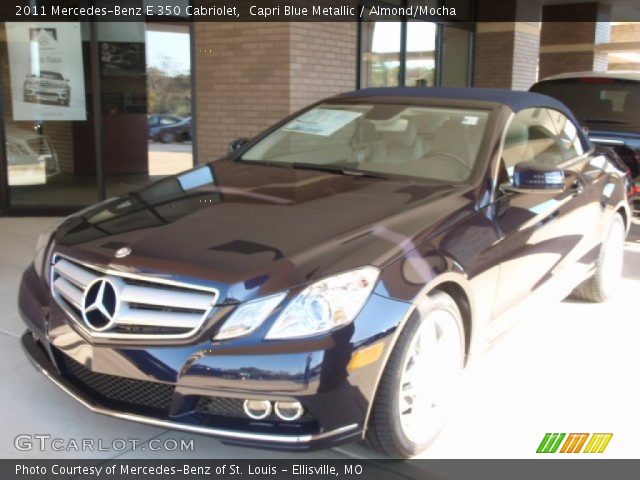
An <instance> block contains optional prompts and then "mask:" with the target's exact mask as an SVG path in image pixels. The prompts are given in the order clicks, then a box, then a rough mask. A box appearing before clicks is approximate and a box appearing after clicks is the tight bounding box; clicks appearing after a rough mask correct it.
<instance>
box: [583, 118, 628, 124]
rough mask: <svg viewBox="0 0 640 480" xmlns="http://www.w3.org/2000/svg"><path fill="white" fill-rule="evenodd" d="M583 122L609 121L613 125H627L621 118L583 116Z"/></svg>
mask: <svg viewBox="0 0 640 480" xmlns="http://www.w3.org/2000/svg"><path fill="white" fill-rule="evenodd" d="M584 121H585V123H611V124H613V125H627V124H628V123H629V122H623V121H622V120H612V119H610V118H585V120H584Z"/></svg>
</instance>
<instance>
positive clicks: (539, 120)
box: [502, 108, 580, 179]
mask: <svg viewBox="0 0 640 480" xmlns="http://www.w3.org/2000/svg"><path fill="white" fill-rule="evenodd" d="M554 113H557V112H554ZM563 117H564V115H563ZM564 118H565V119H566V117H564ZM556 120H557V121H558V122H559V119H556ZM566 120H567V121H566V122H565V124H563V126H566V123H569V124H571V125H573V124H572V123H571V122H570V121H569V120H568V119H566ZM575 138H577V140H578V143H579V140H580V139H579V137H578V136H577V132H574V139H575ZM567 149H568V147H565V146H564V144H563V141H562V137H561V136H560V135H559V134H558V126H557V124H556V123H555V122H554V119H553V118H552V117H551V115H550V114H549V111H548V110H547V109H546V108H528V109H525V110H521V111H520V112H518V113H517V114H516V115H515V117H514V118H513V119H512V121H511V123H510V124H509V127H508V128H507V133H506V136H505V141H504V148H503V150H502V160H503V162H504V167H505V168H506V171H507V173H508V174H509V179H511V177H512V176H513V169H514V167H515V166H516V165H517V164H518V163H521V162H529V161H534V162H540V163H543V164H546V165H557V164H560V163H562V162H564V161H565V160H567V159H568V158H569V157H568V154H567V153H566V151H567Z"/></svg>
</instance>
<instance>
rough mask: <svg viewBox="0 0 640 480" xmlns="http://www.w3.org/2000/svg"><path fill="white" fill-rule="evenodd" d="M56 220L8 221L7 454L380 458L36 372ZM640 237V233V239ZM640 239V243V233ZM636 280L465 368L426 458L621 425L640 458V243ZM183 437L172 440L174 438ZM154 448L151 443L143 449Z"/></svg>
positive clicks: (503, 449) (618, 453)
mask: <svg viewBox="0 0 640 480" xmlns="http://www.w3.org/2000/svg"><path fill="white" fill-rule="evenodd" d="M56 223H57V220H56V219H51V218H0V302H1V303H0V305H1V306H2V314H3V315H2V320H1V321H0V362H2V365H3V369H2V374H1V375H2V382H3V388H2V389H0V412H2V414H1V415H2V419H1V421H2V425H3V428H2V432H1V433H0V456H1V457H3V458H47V457H52V458H78V456H79V454H78V453H77V452H76V451H75V450H73V449H71V450H69V451H51V450H47V451H44V452H42V451H40V450H39V449H37V448H36V449H33V450H31V451H20V450H18V449H16V448H15V446H14V439H15V437H16V436H17V435H20V434H29V435H33V434H49V435H51V436H52V437H58V438H62V439H63V440H65V443H66V442H67V441H68V440H71V439H74V440H77V441H80V440H81V439H90V438H96V439H100V440H101V441H102V443H103V445H111V444H112V442H113V440H114V439H134V440H136V441H138V442H139V443H140V445H139V449H138V450H137V451H133V450H132V449H131V448H125V449H124V450H121V451H120V450H119V451H108V452H107V451H94V452H92V453H91V452H90V453H85V454H82V456H86V457H102V458H116V457H120V458H154V457H155V458H183V457H184V458H253V459H260V458H265V459H270V458H287V457H296V458H339V457H345V456H349V457H376V455H375V454H374V453H373V452H371V451H369V450H367V449H365V448H363V447H361V446H359V445H350V446H347V447H341V448H339V449H333V450H325V451H320V452H314V453H309V454H287V453H280V452H270V451H263V450H256V449H248V448H237V447H230V446H226V445H223V444H222V443H220V442H219V441H217V440H214V439H212V438H208V437H204V436H198V435H188V434H183V433H178V432H173V431H167V430H164V429H160V428H154V427H149V426H144V425H138V424H135V423H131V422H126V421H123V420H118V419H114V418H108V417H104V416H101V415H97V414H93V413H91V412H89V411H87V410H86V409H85V408H84V407H82V406H81V405H79V404H78V403H76V402H75V401H74V400H73V399H71V398H69V397H67V396H66V395H65V394H64V393H63V392H61V391H60V390H59V389H58V388H56V387H55V386H54V385H52V384H51V383H50V382H48V381H47V380H46V379H44V378H43V377H42V376H41V375H40V374H38V373H36V372H35V371H34V369H33V368H32V367H31V366H30V365H29V363H28V361H27V360H26V359H25V358H24V355H23V354H22V352H21V350H20V348H19V345H18V337H19V335H20V334H21V333H22V331H23V330H24V327H23V325H22V322H21V320H20V318H19V315H18V312H17V309H16V298H17V288H18V282H19V280H20V275H21V273H22V270H23V269H24V267H25V266H26V265H27V264H28V263H29V262H30V261H31V259H32V256H33V253H34V248H35V243H36V239H37V237H38V234H39V233H40V232H41V231H44V230H46V229H47V228H50V227H51V226H53V225H55V224H56ZM637 233H639V232H635V234H636V235H637ZM635 238H638V237H637V236H636V237H635ZM624 274H625V279H624V282H623V285H622V287H621V288H620V290H619V291H618V293H617V295H616V297H615V298H614V299H612V300H611V301H609V302H607V303H605V304H589V303H584V302H576V301H572V300H567V301H564V302H561V303H555V304H550V305H546V306H544V307H543V308H541V309H539V310H538V311H537V312H533V313H532V314H531V315H529V316H528V317H527V318H526V319H524V320H523V321H522V322H521V323H520V324H519V325H518V326H517V327H515V328H514V329H512V330H511V331H510V333H509V334H508V335H507V336H506V337H504V338H503V339H502V340H501V341H500V342H499V343H498V344H496V345H495V346H494V347H493V348H491V349H490V350H489V351H487V352H486V353H484V354H483V355H482V356H480V357H479V358H478V359H477V360H476V361H475V362H474V363H472V364H471V365H470V367H469V368H468V369H467V370H466V371H465V373H464V375H463V379H462V384H461V392H460V395H459V396H458V401H457V403H456V405H455V406H454V411H453V413H452V416H451V419H450V421H449V423H448V424H447V426H446V427H445V430H444V431H443V432H442V434H441V436H440V437H439V438H438V439H437V441H436V442H435V443H434V444H433V445H432V446H431V447H430V448H429V449H428V450H427V452H426V453H425V454H423V455H422V456H423V457H424V458H527V457H535V456H536V455H535V449H536V447H537V445H538V444H539V442H540V440H541V439H542V436H543V435H544V433H545V432H558V431H559V432H613V433H614V437H613V439H612V440H611V443H610V445H609V447H608V448H607V452H606V457H607V458H615V457H617V458H625V457H626V458H640V450H638V448H637V437H636V435H637V431H638V429H640V415H638V413H637V406H638V404H640V387H639V385H638V380H637V378H638V377H637V375H638V374H637V366H638V360H637V348H638V346H637V345H638V338H640V323H639V322H638V314H637V301H636V299H637V297H638V293H639V292H640V289H639V287H640V243H638V242H637V241H630V242H628V244H627V251H626V257H625V272H624ZM167 439H169V440H176V441H178V442H179V441H180V440H181V439H186V440H189V439H194V447H195V449H194V451H185V452H178V451H171V452H167V451H166V450H162V451H150V450H149V448H146V447H147V446H149V447H150V446H151V444H149V442H150V441H152V444H155V445H162V444H163V442H164V441H165V440H167ZM170 443H171V442H170ZM143 448H144V450H143Z"/></svg>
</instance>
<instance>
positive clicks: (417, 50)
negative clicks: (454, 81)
mask: <svg viewBox="0 0 640 480" xmlns="http://www.w3.org/2000/svg"><path fill="white" fill-rule="evenodd" d="M437 31H438V25H437V24H435V23H433V22H408V23H407V55H406V63H405V65H406V67H405V80H404V84H405V85H406V86H407V87H433V86H435V85H436V84H437V80H436V37H437Z"/></svg>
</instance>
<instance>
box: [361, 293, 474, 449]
mask: <svg viewBox="0 0 640 480" xmlns="http://www.w3.org/2000/svg"><path fill="white" fill-rule="evenodd" d="M464 351H465V350H464V329H463V326H462V315H461V314H460V309H459V308H458V305H457V304H456V302H455V301H454V300H453V298H451V297H450V296H449V295H447V294H446V293H444V292H434V293H432V294H430V295H429V296H428V297H427V298H426V299H425V300H424V301H423V302H422V303H421V304H419V305H418V306H417V307H416V309H415V311H414V312H413V314H412V315H411V317H410V318H409V320H408V321H407V324H406V325H405V327H404V329H403V330H402V333H401V334H400V337H399V338H398V341H397V343H396V345H395V347H394V349H393V351H392V352H391V355H390V357H389V360H388V362H387V365H386V367H385V370H384V373H383V374H382V378H381V380H380V385H379V386H378V391H377V393H376V397H375V400H374V404H373V407H372V412H371V418H370V420H369V426H368V428H367V434H366V442H367V443H368V444H369V446H370V447H372V448H374V449H375V450H378V451H379V452H381V453H383V454H385V455H388V456H391V457H396V458H409V457H412V456H414V455H416V454H418V453H420V452H422V451H423V450H425V449H426V448H427V447H428V446H429V445H430V444H431V443H432V442H433V441H434V440H435V439H436V437H437V436H438V434H439V433H440V431H441V430H442V428H443V427H444V423H445V421H446V418H447V416H448V412H449V409H450V406H451V401H452V397H453V394H454V393H455V391H456V387H457V384H458V379H459V376H460V372H461V371H462V367H463V362H464Z"/></svg>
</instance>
